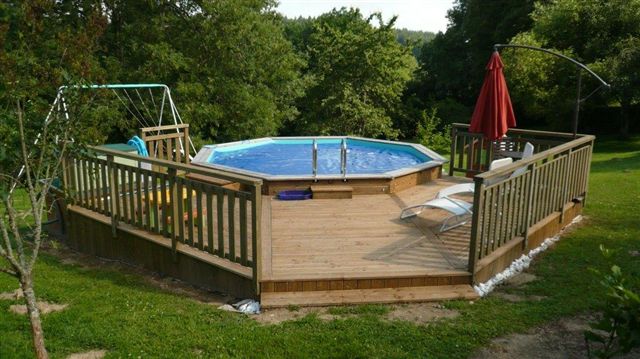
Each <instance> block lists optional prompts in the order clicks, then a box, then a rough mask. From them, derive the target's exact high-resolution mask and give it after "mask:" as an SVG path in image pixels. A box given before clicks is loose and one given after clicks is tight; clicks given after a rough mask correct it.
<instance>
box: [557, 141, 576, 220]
mask: <svg viewBox="0 0 640 359" xmlns="http://www.w3.org/2000/svg"><path fill="white" fill-rule="evenodd" d="M571 152H573V149H572V148H570V149H569V152H567V154H566V156H567V157H566V158H567V159H566V160H565V161H564V168H563V169H562V174H561V175H562V180H561V181H560V183H561V184H562V195H561V196H560V203H559V205H558V207H559V210H560V223H564V205H565V203H567V197H569V196H568V195H567V194H568V193H569V187H568V186H569V184H568V183H567V181H565V180H564V179H565V178H566V177H567V175H568V174H569V168H570V166H569V161H570V160H571Z"/></svg>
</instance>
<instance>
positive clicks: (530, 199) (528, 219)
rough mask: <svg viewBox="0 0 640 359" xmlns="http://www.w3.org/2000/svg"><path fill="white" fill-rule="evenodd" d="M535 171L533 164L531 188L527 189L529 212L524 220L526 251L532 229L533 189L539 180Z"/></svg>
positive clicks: (530, 169) (523, 245)
mask: <svg viewBox="0 0 640 359" xmlns="http://www.w3.org/2000/svg"><path fill="white" fill-rule="evenodd" d="M534 170H535V164H534V163H532V164H530V165H529V171H530V172H529V173H531V174H530V175H529V176H530V177H531V180H530V181H529V188H527V192H528V193H527V211H526V213H525V220H524V223H525V225H524V236H523V237H524V241H522V248H523V249H526V248H527V245H528V242H529V227H531V211H532V210H533V189H534V188H535V187H536V185H535V182H536V180H537V178H536V177H537V176H536V173H535V172H534Z"/></svg>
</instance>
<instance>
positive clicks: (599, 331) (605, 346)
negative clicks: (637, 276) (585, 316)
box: [584, 245, 640, 358]
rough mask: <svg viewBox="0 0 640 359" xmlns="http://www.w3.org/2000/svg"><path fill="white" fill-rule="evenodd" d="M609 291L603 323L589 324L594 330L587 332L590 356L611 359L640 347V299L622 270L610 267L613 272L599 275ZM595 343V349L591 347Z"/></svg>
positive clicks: (603, 249) (604, 250)
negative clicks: (630, 286)
mask: <svg viewBox="0 0 640 359" xmlns="http://www.w3.org/2000/svg"><path fill="white" fill-rule="evenodd" d="M600 250H601V251H602V254H603V255H604V256H605V258H607V259H610V258H611V257H612V252H611V251H610V250H608V249H606V248H604V246H602V245H601V246H600ZM594 271H595V272H596V273H597V274H598V275H599V276H601V277H602V278H603V279H602V281H601V283H602V285H603V286H604V288H605V289H606V292H607V294H606V301H605V305H604V308H603V313H602V317H601V318H600V320H598V321H596V322H593V323H590V327H591V330H587V331H585V333H584V337H585V341H586V344H587V351H588V353H589V357H593V356H595V357H598V358H612V357H614V356H615V355H618V354H626V353H629V352H630V351H631V349H633V348H635V347H638V346H640V296H639V295H638V293H636V292H634V291H633V290H632V289H630V288H629V286H628V284H627V280H626V278H625V277H624V276H623V275H622V271H621V270H620V267H618V266H617V265H612V266H611V272H610V273H606V274H603V273H600V272H598V271H596V270H594ZM593 344H596V345H597V346H596V348H595V350H593V351H592V350H591V349H592V348H591V345H593Z"/></svg>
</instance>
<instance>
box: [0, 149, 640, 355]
mask: <svg viewBox="0 0 640 359" xmlns="http://www.w3.org/2000/svg"><path fill="white" fill-rule="evenodd" d="M638 203H640V138H636V139H634V140H633V141H629V142H615V141H613V140H598V141H597V142H596V153H595V154H594V157H593V164H592V173H591V177H590V193H589V196H588V198H587V207H586V210H585V214H586V215H587V217H588V219H587V220H586V221H585V223H584V225H582V226H581V227H580V228H578V229H577V230H575V231H572V232H571V233H569V234H568V235H567V236H566V237H565V238H563V240H561V241H560V242H559V243H558V244H557V246H556V247H555V248H554V249H553V250H552V251H548V252H546V253H545V254H544V255H542V256H541V257H540V258H539V259H537V260H536V261H535V263H534V265H533V267H532V271H533V272H534V273H535V274H536V275H537V276H538V278H539V279H538V280H537V281H534V282H532V283H530V284H529V285H527V286H526V287H524V288H522V289H517V291H520V292H523V293H525V294H531V295H538V296H544V297H546V298H545V299H543V300H541V301H529V302H527V301H525V302H519V303H511V302H507V301H504V300H502V299H498V298H495V297H490V298H488V299H482V300H479V301H476V302H475V303H473V304H471V303H469V302H466V301H455V302H449V303H446V306H447V307H448V308H452V309H456V310H458V311H460V313H461V315H459V316H458V317H456V318H453V319H444V320H440V321H438V322H436V323H433V324H430V325H427V326H418V325H415V324H412V323H408V322H399V321H395V322H388V321H385V320H384V319H383V317H382V314H384V313H386V312H387V311H388V308H387V307H385V306H377V305H376V306H360V307H345V308H336V309H331V311H332V313H334V314H353V315H349V316H347V317H345V319H337V320H333V321H322V320H320V319H319V318H318V317H317V316H315V315H308V316H306V317H304V318H302V319H300V320H297V321H291V322H285V323H282V324H278V325H261V324H258V323H256V322H255V321H253V320H252V319H250V318H248V317H245V316H242V315H238V314H234V313H227V312H223V311H219V310H217V309H215V308H214V307H212V306H210V305H206V304H201V303H199V302H196V301H194V300H192V299H189V298H185V297H181V296H178V295H175V294H171V293H168V292H165V291H163V290H161V289H157V288H155V287H151V286H150V285H148V284H146V283H145V282H144V280H143V279H142V278H140V277H138V276H137V275H134V274H126V273H122V272H118V271H114V270H108V269H85V268H83V267H79V266H75V265H68V264H62V263H61V262H60V261H59V260H57V259H56V258H54V257H51V256H48V255H42V257H41V259H40V262H39V264H38V266H37V275H36V276H37V280H36V284H37V286H36V291H37V294H38V296H39V297H40V298H41V299H44V300H48V301H52V302H58V303H68V304H69V307H68V309H66V310H65V311H63V312H60V313H53V314H49V315H46V316H45V317H44V329H45V333H46V338H47V346H48V349H49V350H50V352H51V354H52V356H54V357H64V356H66V355H68V354H69V353H73V352H79V351H85V350H90V349H94V348H95V349H106V350H108V355H109V356H111V357H127V356H135V357H170V358H175V357H197V356H202V357H212V356H213V357H310V356H313V357H318V356H321V357H381V358H389V357H409V358H414V357H441V358H464V357H467V356H469V355H470V354H471V353H473V352H474V351H475V350H477V349H478V348H479V347H481V346H483V345H486V344H487V343H488V342H489V341H490V340H491V339H492V338H494V337H496V336H501V335H505V334H508V333H512V332H521V331H525V330H527V329H528V328H531V327H533V326H537V325H540V324H543V323H545V322H547V321H550V320H555V319H557V318H559V317H563V316H571V315H575V314H578V313H582V312H585V311H592V310H595V309H596V308H597V306H598V304H599V303H600V301H601V300H602V293H601V290H600V286H599V284H598V280H597V279H596V278H594V275H593V274H592V273H591V272H590V271H589V270H588V268H590V267H593V268H598V269H601V270H606V269H607V268H606V267H607V265H606V262H605V261H604V259H603V258H602V256H601V255H600V253H599V250H598V246H599V245H600V244H601V243H602V244H605V245H606V246H607V247H609V248H612V249H614V250H617V254H616V257H615V259H616V262H617V263H618V264H619V265H620V267H621V268H622V270H623V271H624V272H625V273H626V274H627V275H629V276H634V277H635V278H640V265H638V261H639V259H638V257H632V256H630V255H629V254H628V252H629V251H631V250H640V226H639V225H638V220H637V218H638V212H639V211H640V205H638ZM635 284H636V286H637V283H635ZM16 287H17V284H16V282H15V280H13V279H12V278H10V277H8V276H4V275H1V274H0V291H6V290H13V289H15V288H16ZM636 288H637V287H636ZM14 303H16V302H11V301H0V338H2V339H1V340H0V358H13V357H18V358H19V357H30V356H31V355H32V354H31V344H30V331H29V324H28V321H27V319H26V318H25V317H22V316H18V315H14V314H11V313H9V312H8V307H9V306H10V305H11V304H14Z"/></svg>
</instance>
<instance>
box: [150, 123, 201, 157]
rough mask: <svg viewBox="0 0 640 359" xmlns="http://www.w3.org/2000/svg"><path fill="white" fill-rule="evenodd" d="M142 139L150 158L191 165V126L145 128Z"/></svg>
mask: <svg viewBox="0 0 640 359" xmlns="http://www.w3.org/2000/svg"><path fill="white" fill-rule="evenodd" d="M140 137H141V138H142V140H143V141H144V143H145V145H146V146H147V151H148V152H149V156H151V157H153V158H160V159H163V160H168V161H174V162H178V163H185V164H189V161H190V159H189V148H190V146H191V139H190V137H189V125H188V124H178V125H166V126H156V127H144V128H141V129H140Z"/></svg>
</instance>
